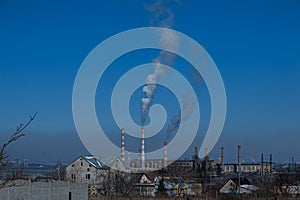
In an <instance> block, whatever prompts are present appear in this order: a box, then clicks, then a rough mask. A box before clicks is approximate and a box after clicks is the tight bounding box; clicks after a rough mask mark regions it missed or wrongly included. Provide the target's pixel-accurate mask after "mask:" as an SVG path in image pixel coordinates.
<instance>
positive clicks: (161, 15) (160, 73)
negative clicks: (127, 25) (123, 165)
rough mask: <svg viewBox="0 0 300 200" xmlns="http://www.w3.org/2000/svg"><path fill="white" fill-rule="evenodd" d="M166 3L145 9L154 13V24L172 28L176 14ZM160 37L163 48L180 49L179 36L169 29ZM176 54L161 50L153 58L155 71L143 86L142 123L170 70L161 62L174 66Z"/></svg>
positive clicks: (162, 32) (150, 5) (154, 4)
mask: <svg viewBox="0 0 300 200" xmlns="http://www.w3.org/2000/svg"><path fill="white" fill-rule="evenodd" d="M165 4H166V3H165V2H163V1H158V2H156V3H153V4H149V5H146V6H145V9H146V10H148V11H149V12H151V13H152V15H153V19H152V21H151V22H150V23H151V24H152V25H154V24H158V26H160V27H164V28H172V26H173V23H174V14H173V12H172V10H171V9H170V8H168V7H167V6H166V5H165ZM158 34H159V37H160V40H159V42H160V45H161V47H162V48H163V49H167V48H172V49H174V50H176V49H178V46H179V36H178V35H177V34H174V33H170V32H168V31H161V32H159V33H158ZM175 57H176V56H175V55H174V54H172V53H169V52H167V51H163V50H162V51H160V53H159V55H158V56H157V57H156V58H154V59H152V63H153V73H151V74H149V75H148V76H147V77H146V79H145V83H146V85H145V86H144V87H143V93H145V97H143V98H142V99H141V101H142V113H141V121H142V124H144V123H145V120H146V118H147V116H148V111H149V105H150V104H151V103H152V99H153V96H154V94H155V91H156V87H157V80H158V79H159V78H162V77H164V76H165V75H166V74H167V73H168V70H166V69H164V68H162V67H161V66H160V65H159V64H160V63H161V64H165V65H168V66H170V67H172V66H173V63H174V59H175Z"/></svg>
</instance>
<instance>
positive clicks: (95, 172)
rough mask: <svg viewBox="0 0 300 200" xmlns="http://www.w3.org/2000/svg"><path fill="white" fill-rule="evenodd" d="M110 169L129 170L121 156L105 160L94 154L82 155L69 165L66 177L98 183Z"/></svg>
mask: <svg viewBox="0 0 300 200" xmlns="http://www.w3.org/2000/svg"><path fill="white" fill-rule="evenodd" d="M110 169H113V170H120V171H127V172H128V170H127V168H126V166H125V164H124V162H123V161H122V160H121V159H120V158H119V157H116V158H115V159H110V160H105V161H104V160H100V159H99V158H97V157H94V156H80V157H79V158H77V159H76V160H75V161H73V162H72V163H71V164H69V165H68V166H67V168H66V179H67V180H70V181H72V182H77V183H87V184H89V185H97V184H99V182H101V176H103V175H105V174H106V173H107V172H108V170H110Z"/></svg>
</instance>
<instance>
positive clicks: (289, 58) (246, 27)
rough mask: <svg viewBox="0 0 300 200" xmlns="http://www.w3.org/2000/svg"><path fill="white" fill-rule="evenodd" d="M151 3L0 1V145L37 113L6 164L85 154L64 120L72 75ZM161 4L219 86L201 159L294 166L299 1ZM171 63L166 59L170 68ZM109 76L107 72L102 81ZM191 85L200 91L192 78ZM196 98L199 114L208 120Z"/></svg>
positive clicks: (137, 58)
mask: <svg viewBox="0 0 300 200" xmlns="http://www.w3.org/2000/svg"><path fill="white" fill-rule="evenodd" d="M151 2H153V1H148V2H142V1H137V0H129V1H121V0H113V1H95V0H94V1H85V2H84V1H64V2H61V1H56V0H54V1H48V2H41V1H34V0H30V1H18V0H16V1H7V0H3V1H1V2H0V91H1V104H0V113H1V115H0V121H1V127H0V139H1V140H0V141H2V140H3V139H5V138H6V137H7V135H8V134H9V133H11V132H12V131H13V130H14V128H15V127H16V125H17V124H18V123H19V122H21V121H23V122H24V121H26V120H27V118H28V116H29V115H30V114H32V113H34V112H35V111H37V112H38V113H39V115H38V117H37V119H36V120H35V121H34V123H33V124H32V126H31V127H30V128H28V129H27V130H26V133H27V136H26V137H24V138H23V139H22V140H20V141H18V143H16V144H14V145H13V146H11V147H10V148H9V154H10V155H11V158H15V157H19V158H29V159H30V160H32V161H36V162H55V161H56V160H58V159H61V160H62V161H63V162H64V163H68V162H70V161H71V160H73V159H74V158H75V157H76V156H78V155H80V154H87V151H86V150H85V148H84V147H83V145H82V144H81V143H80V140H79V138H78V136H77V133H76V129H75V126H74V122H73V117H72V89H73V84H74V80H75V77H76V73H77V71H78V70H79V67H80V65H81V63H82V61H83V60H84V59H85V57H86V56H87V55H88V53H89V52H90V51H91V50H92V49H93V48H94V47H95V46H97V45H98V44H99V43H100V42H102V41H103V40H105V39H107V38H108V37H110V36H112V35H114V34H117V33H119V32H121V31H125V30H128V29H132V28H138V27H145V26H149V25H152V24H151V19H152V18H153V16H152V14H151V13H149V12H148V11H147V10H145V4H147V3H151ZM167 6H170V9H172V11H173V13H174V16H175V19H174V25H173V29H175V30H177V31H180V32H182V33H185V34H187V35H189V36H190V37H192V38H193V39H195V40H196V41H198V42H199V43H200V44H201V45H202V46H204V47H205V48H206V50H207V52H208V53H209V54H210V56H211V57H212V58H213V60H214V61H215V63H216V65H217V66H218V69H219V71H220V73H221V75H222V78H223V80H224V84H225V88H226V92H227V101H228V111H227V118H226V123H225V127H224V130H223V133H222V135H221V137H220V139H219V142H218V144H217V145H216V146H215V149H214V150H213V151H212V153H211V156H212V157H213V158H215V159H218V157H219V151H220V147H221V146H224V147H225V156H226V158H225V159H227V160H228V161H235V160H236V151H237V145H238V144H241V145H242V150H243V157H244V160H246V161H252V160H258V159H259V158H260V153H261V152H264V153H266V154H269V153H273V157H274V160H275V161H278V162H281V161H286V160H290V158H291V156H294V157H295V158H296V160H299V159H300V154H299V152H300V146H299V145H298V141H299V139H300V136H299V132H300V125H299V118H300V106H299V102H300V89H299V78H300V68H299V67H300V37H299V35H300V21H299V19H300V4H299V2H298V1H296V0H288V1H264V2H261V1H248V2H241V1H226V2H224V1H209V2H208V1H205V2H204V1H189V2H181V3H179V4H176V3H172V2H171V3H170V2H168V3H167ZM154 25H155V24H154ZM155 53H157V52H151V51H149V52H144V53H141V52H136V53H135V54H132V55H131V56H129V57H128V58H127V57H125V58H124V61H123V62H124V63H125V62H126V63H129V64H133V63H140V64H142V63H143V62H149V61H150V60H151V57H152V56H153V55H155ZM118 62H120V63H122V59H120V60H119V61H118ZM181 62H183V61H180V59H178V58H176V61H175V65H176V63H177V65H176V66H179V65H180V63H181ZM176 66H175V67H176ZM129 67H130V66H128V68H129ZM178 68H179V69H181V70H182V71H184V69H182V68H180V67H178ZM115 73H116V71H113V70H112V71H111V72H110V73H108V74H107V75H108V79H110V78H114V74H115ZM185 73H186V76H189V75H188V73H189V72H185ZM194 81H197V80H194ZM194 85H197V83H196V82H195V83H194ZM198 85H200V86H199V88H205V86H203V83H202V82H201V81H200V83H199V84H198ZM195 87H196V86H195ZM199 88H198V89H199ZM99 90H100V89H99ZM100 92H101V91H100ZM136 95H138V94H136ZM201 95H202V90H201V89H199V96H201ZM203 96H204V97H207V94H206V92H205V89H204V91H203ZM206 101H207V100H204V102H203V107H204V108H201V109H202V110H204V113H206V112H207V113H209V109H207V108H205V105H207V102H206ZM99 106H100V107H101V105H99ZM200 106H201V104H200ZM202 110H201V112H202ZM201 114H202V113H201ZM133 115H134V116H135V114H133ZM205 116H206V117H207V118H208V116H209V114H207V115H206V114H204V118H205ZM135 117H136V116H135ZM205 122H206V121H205V120H204V125H203V127H204V128H203V129H205ZM112 127H113V125H112ZM201 127H202V126H201ZM116 141H117V140H116ZM195 145H197V144H196V142H195ZM193 146H194V145H193ZM191 148H193V147H191ZM192 152H193V151H192V149H191V150H190V151H189V152H187V153H186V154H185V157H190V154H191V153H192Z"/></svg>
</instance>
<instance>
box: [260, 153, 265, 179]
mask: <svg viewBox="0 0 300 200" xmlns="http://www.w3.org/2000/svg"><path fill="white" fill-rule="evenodd" d="M260 175H261V179H262V180H263V179H264V154H263V153H261V163H260Z"/></svg>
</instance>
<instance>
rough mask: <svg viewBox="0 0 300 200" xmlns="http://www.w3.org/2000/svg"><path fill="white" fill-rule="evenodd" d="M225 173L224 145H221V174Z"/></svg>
mask: <svg viewBox="0 0 300 200" xmlns="http://www.w3.org/2000/svg"><path fill="white" fill-rule="evenodd" d="M223 173H224V147H221V174H223Z"/></svg>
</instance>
